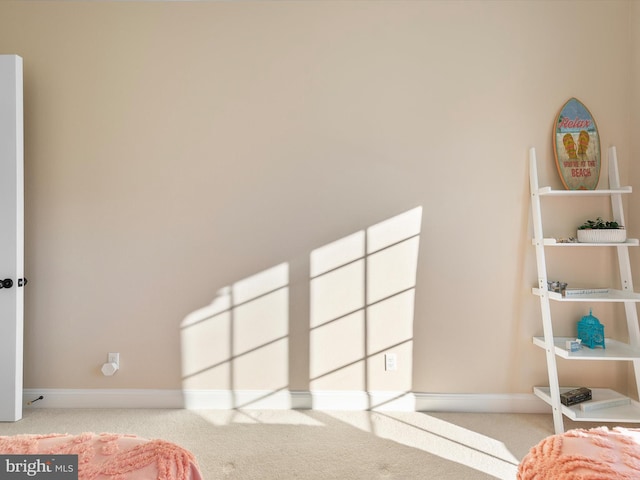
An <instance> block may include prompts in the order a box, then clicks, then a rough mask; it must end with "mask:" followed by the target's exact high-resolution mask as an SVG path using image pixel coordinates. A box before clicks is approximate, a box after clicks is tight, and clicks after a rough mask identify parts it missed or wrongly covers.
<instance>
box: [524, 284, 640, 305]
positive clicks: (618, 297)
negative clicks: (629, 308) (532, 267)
mask: <svg viewBox="0 0 640 480" xmlns="http://www.w3.org/2000/svg"><path fill="white" fill-rule="evenodd" d="M608 290H609V291H608V292H607V293H582V294H579V295H570V296H564V297H563V296H562V294H560V293H557V292H549V291H548V290H545V289H542V288H535V287H534V288H532V289H531V291H532V292H533V294H534V295H537V296H544V295H547V296H548V297H549V300H555V301H557V302H640V293H635V292H626V291H624V290H616V289H613V288H611V289H608Z"/></svg>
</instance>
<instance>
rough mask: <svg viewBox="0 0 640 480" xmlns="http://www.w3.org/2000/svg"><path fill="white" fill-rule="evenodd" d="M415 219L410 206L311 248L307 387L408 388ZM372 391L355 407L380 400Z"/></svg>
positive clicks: (418, 215)
mask: <svg viewBox="0 0 640 480" xmlns="http://www.w3.org/2000/svg"><path fill="white" fill-rule="evenodd" d="M421 223H422V208H421V207H418V208H414V209H412V210H409V211H407V212H405V213H403V214H400V215H397V216H395V217H393V218H390V219H388V220H385V221H383V222H380V223H378V224H376V225H373V226H371V227H369V228H367V229H366V230H362V231H359V232H356V233H354V234H352V235H349V236H347V237H344V238H342V239H340V240H337V241H335V242H333V243H331V244H328V245H325V246H323V247H321V248H318V249H316V250H314V251H313V252H312V253H311V269H310V273H311V280H310V282H311V283H310V289H311V290H310V368H309V370H310V390H311V391H312V392H316V391H317V392H322V391H335V390H338V391H340V390H351V391H353V390H356V391H362V392H375V391H380V392H382V391H392V392H410V391H411V387H412V363H413V318H414V303H415V290H416V272H417V265H418V251H419V244H420V231H421ZM388 354H390V355H394V356H395V358H396V360H397V361H396V362H395V363H396V369H395V370H389V369H387V368H386V367H387V363H386V355H388ZM372 398H373V397H372V396H369V397H368V398H367V400H366V401H367V404H366V405H354V407H359V408H362V407H366V408H375V407H379V406H381V405H380V403H378V402H376V401H375V400H373V399H372ZM379 398H381V397H380V396H379ZM394 400H397V398H390V399H387V400H385V402H387V401H394ZM356 401H357V400H356ZM360 401H361V400H360ZM374 402H375V403H374ZM314 405H318V406H320V407H321V406H322V400H321V398H320V397H318V396H314Z"/></svg>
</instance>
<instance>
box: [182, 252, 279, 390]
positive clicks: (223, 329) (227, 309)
mask: <svg viewBox="0 0 640 480" xmlns="http://www.w3.org/2000/svg"><path fill="white" fill-rule="evenodd" d="M288 284H289V267H288V264H286V263H283V264H280V265H277V266H275V267H273V268H270V269H268V270H265V271H263V272H260V273H257V274H255V275H252V276H251V277H248V278H246V279H243V280H241V281H238V282H236V283H234V284H233V285H231V286H228V287H225V288H222V289H221V290H219V291H218V294H217V296H216V298H215V299H214V300H213V302H212V303H211V304H210V305H209V306H207V307H204V308H202V309H199V310H197V311H195V312H193V313H191V314H189V315H188V316H187V317H186V318H185V319H184V321H183V322H182V325H181V331H182V338H181V342H182V372H183V374H182V376H183V388H185V389H219V390H231V391H233V390H236V389H238V390H241V389H245V390H247V389H251V390H264V391H273V392H277V391H281V390H283V389H286V388H287V387H288V378H289V358H288V357H289V313H288V312H289V287H288Z"/></svg>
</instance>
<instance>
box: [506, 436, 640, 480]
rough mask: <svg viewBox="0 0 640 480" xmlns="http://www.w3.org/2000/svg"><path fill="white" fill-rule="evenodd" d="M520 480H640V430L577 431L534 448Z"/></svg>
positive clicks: (544, 441) (526, 459) (550, 438)
mask: <svg viewBox="0 0 640 480" xmlns="http://www.w3.org/2000/svg"><path fill="white" fill-rule="evenodd" d="M517 478H518V480H596V479H600V480H604V479H606V480H632V479H640V429H636V428H622V427H616V428H613V429H608V428H607V427H599V428H592V429H590V430H584V429H575V430H569V431H568V432H566V433H563V434H559V435H552V436H550V437H547V438H545V439H544V440H542V441H541V442H540V443H539V444H538V445H536V446H535V447H533V448H532V449H531V450H530V451H529V453H528V454H527V455H526V456H525V457H524V458H523V459H522V462H520V465H519V467H518V477H517Z"/></svg>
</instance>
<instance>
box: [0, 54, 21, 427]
mask: <svg viewBox="0 0 640 480" xmlns="http://www.w3.org/2000/svg"><path fill="white" fill-rule="evenodd" d="M23 198H24V175H23V116H22V58H20V57H18V56H16V55H0V287H2V288H0V421H4V422H7V421H16V420H20V419H21V418H22V345H23V322H22V316H23V291H24V288H21V287H22V286H23V285H24V282H25V281H24V279H23V261H24V225H23V216H24V200H23Z"/></svg>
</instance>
